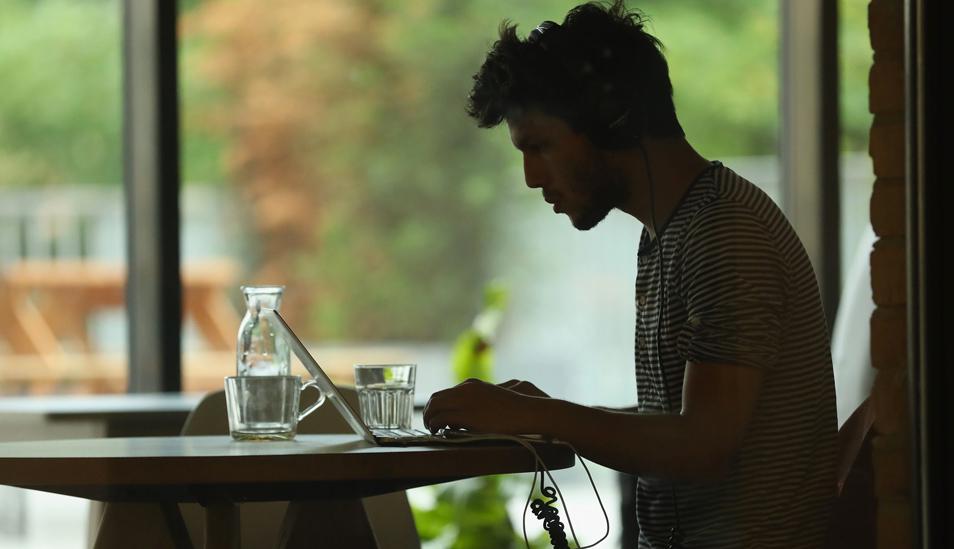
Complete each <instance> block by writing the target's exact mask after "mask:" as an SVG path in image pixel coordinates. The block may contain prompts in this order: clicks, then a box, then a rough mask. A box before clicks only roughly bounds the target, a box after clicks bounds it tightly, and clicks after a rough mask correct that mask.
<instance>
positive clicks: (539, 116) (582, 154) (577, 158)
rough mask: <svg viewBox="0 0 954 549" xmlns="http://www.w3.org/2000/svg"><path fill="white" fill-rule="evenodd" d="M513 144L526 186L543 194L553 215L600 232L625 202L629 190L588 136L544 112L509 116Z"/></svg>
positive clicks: (526, 112)
mask: <svg viewBox="0 0 954 549" xmlns="http://www.w3.org/2000/svg"><path fill="white" fill-rule="evenodd" d="M507 125H508V126H509V127H510V140H511V141H513V145H514V146H515V147H516V148H517V149H519V150H520V152H521V153H523V173H524V178H525V179H526V182H527V186H528V187H530V188H533V189H542V190H543V199H544V200H546V201H547V202H548V203H550V204H553V211H554V212H557V213H565V214H566V215H567V216H568V217H569V218H570V222H572V223H573V226H574V227H576V228H577V229H580V230H584V231H585V230H588V229H591V228H593V227H595V226H596V225H597V224H598V223H599V222H600V221H602V220H603V218H604V217H606V215H607V214H608V213H609V212H610V210H612V209H613V208H615V207H616V206H618V205H620V204H621V203H622V201H623V200H624V199H625V197H626V188H625V186H624V185H623V184H622V183H621V182H620V180H619V178H618V177H615V176H614V175H613V174H612V173H611V170H610V169H609V168H608V167H607V165H606V163H605V161H604V160H603V157H602V155H600V154H599V151H598V150H597V149H596V148H595V147H593V144H592V143H590V141H589V139H587V138H586V136H584V135H583V134H580V133H576V132H575V131H573V129H572V128H570V126H569V125H567V124H566V122H564V121H563V120H562V119H560V118H557V117H555V116H550V115H547V114H543V113H541V112H539V111H524V112H521V113H519V114H517V115H515V116H512V117H508V119H507Z"/></svg>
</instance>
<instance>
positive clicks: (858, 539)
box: [825, 397, 877, 549]
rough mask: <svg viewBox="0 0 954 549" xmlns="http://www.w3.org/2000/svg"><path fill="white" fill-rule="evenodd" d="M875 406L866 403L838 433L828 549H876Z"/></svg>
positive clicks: (869, 401)
mask: <svg viewBox="0 0 954 549" xmlns="http://www.w3.org/2000/svg"><path fill="white" fill-rule="evenodd" d="M874 420H875V414H874V406H872V405H871V399H870V397H869V398H867V399H865V401H864V402H862V403H861V405H860V406H858V408H856V409H855V411H854V412H853V413H852V414H851V416H849V417H848V419H847V420H846V421H845V423H844V425H842V426H841V429H839V430H838V454H837V457H836V461H835V467H836V469H835V471H836V485H835V499H834V502H833V508H832V513H831V519H830V522H829V526H828V536H827V539H826V541H825V549H840V548H844V547H852V548H854V549H875V547H876V535H875V534H876V532H875V513H876V511H877V508H876V500H875V495H874V467H873V464H872V460H871V436H872V429H871V427H872V425H874Z"/></svg>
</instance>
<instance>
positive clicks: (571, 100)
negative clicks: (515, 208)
mask: <svg viewBox="0 0 954 549" xmlns="http://www.w3.org/2000/svg"><path fill="white" fill-rule="evenodd" d="M474 80H475V83H474V87H473V90H472V92H471V96H470V105H469V114H470V115H471V116H473V117H474V118H475V119H476V120H477V122H478V124H479V125H480V126H482V127H492V126H495V125H497V124H499V123H500V122H502V121H506V123H507V125H508V126H509V129H510V136H511V139H512V141H513V144H514V146H515V147H516V148H517V149H519V150H520V151H521V153H522V155H523V165H524V174H525V178H526V183H527V186H529V187H530V188H533V189H540V190H542V193H543V198H544V200H546V201H547V202H548V203H551V204H553V210H554V212H557V213H562V214H565V215H566V216H567V217H568V218H569V219H570V221H571V222H572V223H573V225H574V226H575V227H576V228H578V229H580V230H587V229H590V228H591V227H593V226H595V225H596V224H598V223H599V222H600V221H601V220H602V219H603V218H604V217H605V216H606V215H607V214H608V213H609V211H610V210H612V209H614V208H616V209H619V210H621V211H623V212H625V213H627V214H629V215H631V216H633V217H634V218H636V219H638V220H639V221H640V222H641V223H642V224H643V226H644V229H643V234H642V236H641V239H640V244H639V252H638V273H637V278H636V312H637V321H636V334H637V338H636V382H637V391H638V397H639V408H638V410H636V411H622V410H620V411H617V410H609V409H604V408H593V407H585V406H581V405H577V404H574V403H571V402H567V401H563V400H558V399H554V398H550V397H549V396H548V395H546V394H545V393H543V392H542V391H540V390H539V389H537V388H536V387H535V386H533V385H532V384H531V383H528V382H523V381H511V382H507V383H504V384H501V385H493V384H489V383H485V382H482V381H478V380H469V381H466V382H464V383H462V384H460V385H458V386H456V387H454V388H451V389H447V390H444V391H440V392H437V393H435V394H434V395H433V396H432V397H431V399H430V401H429V402H428V405H427V409H426V410H425V413H424V419H425V424H426V425H427V426H428V428H430V429H432V430H436V429H439V428H441V427H444V426H450V427H456V428H464V429H472V430H477V431H484V432H495V433H510V434H519V433H540V434H545V435H549V436H552V437H554V438H556V439H559V440H563V441H567V442H569V443H570V444H572V445H573V446H574V447H575V448H576V449H577V450H578V451H579V452H580V454H581V455H582V456H583V457H585V458H588V459H590V460H593V461H595V462H597V463H600V464H602V465H604V466H607V467H610V468H613V469H616V470H619V471H623V472H628V473H633V474H636V475H638V478H639V480H638V486H637V520H638V525H639V529H640V537H639V546H640V547H641V548H650V547H652V548H662V547H720V548H722V547H726V548H730V547H731V548H735V547H759V548H776V547H777V548H794V547H819V546H820V545H821V543H822V540H823V537H824V533H825V528H826V525H827V519H826V516H827V512H828V509H829V504H830V500H831V497H832V496H833V493H834V486H835V480H834V454H835V437H836V415H835V395H834V383H833V376H832V368H831V357H830V353H829V342H828V329H827V326H826V321H825V316H824V313H823V310H822V306H821V302H820V299H819V295H818V285H817V282H816V280H815V276H814V272H813V270H812V267H811V264H810V263H809V260H808V258H807V255H806V253H805V250H804V248H803V247H802V245H801V243H800V241H799V240H798V237H797V236H796V235H795V233H794V231H793V230H792V228H791V226H790V225H789V224H788V222H787V221H786V219H785V217H784V216H783V215H782V213H781V212H780V211H779V209H778V208H777V207H776V206H775V204H773V203H772V201H771V200H770V199H769V198H768V197H767V196H766V195H765V194H764V193H762V192H761V191H760V190H759V189H758V188H756V187H755V186H753V185H752V184H751V183H749V182H748V181H745V180H744V179H742V178H741V177H739V176H738V175H736V174H735V173H734V172H732V171H731V170H729V169H728V168H726V167H724V166H722V165H721V164H720V163H718V162H710V161H708V160H706V159H705V158H703V157H702V156H700V155H699V154H698V153H697V152H696V151H695V150H694V149H693V148H692V146H691V145H690V144H689V143H688V141H687V140H686V138H685V136H684V133H683V131H682V128H681V126H680V125H679V122H678V120H677V118H676V114H675V108H674V106H673V102H672V85H671V83H670V80H669V75H668V67H667V65H666V61H665V59H664V58H663V56H662V54H661V53H660V44H659V42H658V41H657V40H656V39H655V38H654V37H652V36H651V35H649V34H648V33H646V32H645V31H644V30H643V25H642V19H641V18H640V16H639V15H638V14H635V13H629V12H627V10H626V9H625V7H624V6H623V4H622V1H621V0H617V2H616V3H614V4H613V5H612V6H610V7H603V6H600V5H596V4H584V5H581V6H578V7H576V8H574V9H573V10H571V11H570V13H569V14H568V15H567V16H566V19H565V20H564V22H563V24H560V25H558V24H556V23H552V22H544V23H542V24H541V25H540V26H539V27H537V28H536V29H535V30H534V31H532V32H531V33H530V36H529V37H528V38H527V39H525V40H521V39H519V38H518V37H517V35H516V30H515V26H512V25H506V24H505V25H503V26H502V27H501V32H500V39H499V40H498V41H497V42H496V43H495V44H494V45H493V47H492V49H491V50H490V52H489V53H488V55H487V58H486V60H485V62H484V64H483V66H482V67H481V69H480V71H479V72H478V73H477V75H476V76H474Z"/></svg>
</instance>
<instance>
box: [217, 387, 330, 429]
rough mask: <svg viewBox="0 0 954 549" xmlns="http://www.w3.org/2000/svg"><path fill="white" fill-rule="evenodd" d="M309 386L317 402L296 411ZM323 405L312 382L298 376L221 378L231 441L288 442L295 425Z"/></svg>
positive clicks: (319, 394)
mask: <svg viewBox="0 0 954 549" xmlns="http://www.w3.org/2000/svg"><path fill="white" fill-rule="evenodd" d="M309 387H311V388H313V389H315V391H317V392H318V400H316V401H315V402H314V403H312V404H311V405H310V406H308V407H307V408H305V409H304V410H301V411H299V408H300V407H301V404H300V399H301V393H302V391H304V390H305V389H307V388H309ZM324 402H325V395H324V394H323V393H322V392H321V390H319V389H318V386H317V384H316V382H315V381H314V380H309V381H306V382H302V380H301V377H299V376H230V377H227V378H225V403H226V406H227V408H228V414H229V432H230V433H231V435H232V438H233V439H235V440H292V439H294V438H295V433H296V432H297V431H298V422H299V421H301V420H302V419H304V418H305V416H307V415H308V414H310V413H312V412H314V411H315V410H317V409H318V407H319V406H321V405H322V404H324Z"/></svg>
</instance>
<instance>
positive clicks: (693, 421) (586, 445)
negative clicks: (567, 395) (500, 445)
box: [424, 363, 762, 479]
mask: <svg viewBox="0 0 954 549" xmlns="http://www.w3.org/2000/svg"><path fill="white" fill-rule="evenodd" d="M761 382H762V372H761V370H759V369H757V368H751V367H745V366H736V365H730V364H709V363H702V364H694V363H688V364H687V366H686V376H685V380H684V383H683V407H682V410H681V412H680V413H679V414H671V415H668V414H666V415H664V414H644V413H627V412H618V411H609V410H606V409H600V408H591V407H587V406H581V405H579V404H574V403H571V402H567V401H563V400H557V399H552V398H546V397H538V396H529V395H525V394H520V393H517V392H514V391H510V390H508V389H506V388H502V387H498V386H495V385H490V384H487V383H483V382H480V381H476V380H471V381H467V382H464V383H462V384H460V385H458V386H457V387H454V388H452V389H447V390H445V391H440V392H438V393H435V394H434V396H432V397H431V401H430V402H428V405H427V409H426V410H425V412H424V420H425V425H427V427H428V428H430V429H432V430H436V429H438V428H440V427H444V426H451V427H461V428H466V429H472V430H476V431H483V432H496V433H510V434H523V433H539V434H543V435H547V436H551V437H553V438H556V439H559V440H563V441H565V442H568V443H570V444H572V445H573V446H574V447H575V448H576V449H577V451H579V452H580V454H581V455H582V456H584V457H586V458H587V459H590V460H592V461H595V462H596V463H599V464H601V465H604V466H606V467H610V468H612V469H616V470H618V471H622V472H626V473H637V474H649V475H658V476H666V477H671V478H680V479H707V478H718V477H719V476H721V475H722V474H724V472H725V470H726V468H727V466H728V464H729V462H730V460H731V458H732V456H733V455H734V453H735V452H736V451H737V450H738V448H739V446H740V444H741V442H742V438H743V437H744V435H745V432H746V429H747V428H748V425H749V422H750V421H751V418H752V415H753V411H754V409H755V405H756V402H757V401H758V395H759V390H760V387H761Z"/></svg>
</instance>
